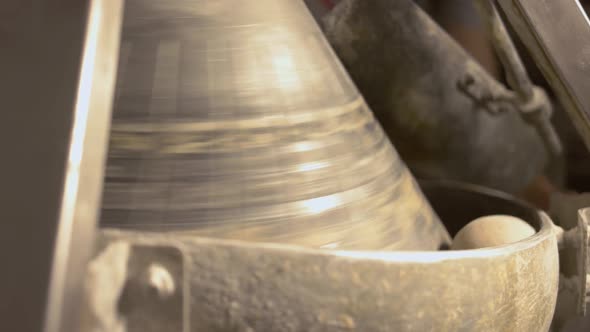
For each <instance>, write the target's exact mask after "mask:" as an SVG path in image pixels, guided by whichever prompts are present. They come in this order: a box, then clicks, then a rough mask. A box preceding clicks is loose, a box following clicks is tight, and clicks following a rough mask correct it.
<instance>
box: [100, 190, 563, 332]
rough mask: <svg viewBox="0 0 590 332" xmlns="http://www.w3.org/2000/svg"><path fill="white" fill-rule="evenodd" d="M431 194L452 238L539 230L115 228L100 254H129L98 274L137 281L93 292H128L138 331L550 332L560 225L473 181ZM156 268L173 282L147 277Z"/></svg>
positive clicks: (125, 311) (124, 295) (129, 315)
mask: <svg viewBox="0 0 590 332" xmlns="http://www.w3.org/2000/svg"><path fill="white" fill-rule="evenodd" d="M422 188H423V189H424V193H425V194H426V196H427V198H428V199H429V201H430V202H432V204H433V207H434V208H435V209H436V211H437V212H438V213H439V214H440V216H441V218H442V220H446V221H449V223H448V224H446V226H447V228H448V229H449V230H450V232H451V233H453V234H454V233H455V232H457V231H458V230H459V229H460V228H461V227H462V226H463V225H465V224H466V223H468V222H469V221H471V220H473V219H475V218H477V217H480V216H483V215H487V214H491V213H502V214H508V215H514V216H516V217H519V218H521V219H523V220H526V221H527V222H529V223H530V224H531V225H532V226H533V227H534V228H535V229H536V234H535V235H534V236H532V237H530V238H527V239H525V240H522V241H520V242H517V243H513V244H508V245H505V246H501V247H494V248H486V249H479V250H459V251H438V252H426V251H420V252H415V251H411V252H400V251H398V252H384V251H341V250H315V249H306V248H302V247H294V246H287V245H282V244H261V243H247V242H238V241H228V240H219V239H206V238H200V237H193V236H186V235H175V236H170V235H166V234H150V233H146V232H134V231H119V230H104V231H103V234H102V241H101V242H102V244H101V248H103V250H101V251H99V252H100V253H104V252H105V250H109V249H108V248H111V250H112V249H115V248H119V249H117V250H119V251H120V252H122V253H124V254H121V255H113V259H116V258H117V257H118V261H115V260H113V259H111V260H104V259H103V260H101V262H110V263H103V264H101V265H98V266H94V269H93V271H94V273H95V274H99V273H100V272H102V273H103V274H106V275H108V274H116V273H119V272H116V269H114V268H113V266H115V265H117V266H123V267H124V269H123V270H124V271H125V274H126V276H127V278H126V281H125V282H118V283H113V284H112V285H106V286H103V287H102V288H100V287H99V288H97V289H95V290H94V292H96V294H104V292H108V291H115V292H116V293H117V294H120V302H119V308H121V309H120V310H119V311H118V312H116V313H115V314H116V315H118V316H117V317H116V319H119V320H121V321H125V322H126V324H127V326H126V328H127V332H135V331H141V332H144V331H208V332H217V331H322V332H323V331H328V332H329V331H372V332H379V331H383V332H389V331H420V332H421V331H431V330H436V331H547V330H548V328H549V324H550V323H551V319H552V316H553V310H554V305H555V298H556V296H557V286H558V275H559V271H558V269H559V267H558V257H557V252H558V251H557V246H558V244H557V237H556V236H555V232H554V226H553V225H552V222H551V220H550V219H549V218H548V217H547V216H546V215H545V214H543V213H537V212H536V211H535V210H534V209H533V208H530V207H527V206H526V205H523V204H521V203H519V202H518V201H515V200H514V199H512V198H510V197H509V196H507V195H505V194H500V193H496V192H494V191H490V190H485V189H481V188H478V187H474V186H468V185H458V184H453V183H424V184H422ZM99 257H100V256H99ZM153 266H159V267H163V268H165V269H166V271H168V273H169V275H170V276H171V278H168V277H164V278H158V279H159V280H167V281H164V282H162V281H160V282H154V281H153V279H154V278H151V279H150V278H149V277H146V276H149V275H153V272H151V273H150V269H152V270H153ZM111 280H120V278H111ZM150 280H152V281H150ZM111 286H112V288H111ZM171 289H173V290H172V291H171ZM95 311H96V310H95Z"/></svg>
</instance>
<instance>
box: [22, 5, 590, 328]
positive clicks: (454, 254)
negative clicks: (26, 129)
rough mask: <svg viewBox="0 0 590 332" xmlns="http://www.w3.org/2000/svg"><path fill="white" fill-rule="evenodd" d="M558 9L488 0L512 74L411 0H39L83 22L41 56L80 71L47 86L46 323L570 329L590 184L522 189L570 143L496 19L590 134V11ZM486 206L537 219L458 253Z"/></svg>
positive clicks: (581, 307)
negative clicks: (328, 3)
mask: <svg viewBox="0 0 590 332" xmlns="http://www.w3.org/2000/svg"><path fill="white" fill-rule="evenodd" d="M46 2H47V3H50V1H46ZM554 2H555V3H553V4H546V3H545V4H544V5H540V4H539V2H537V1H532V0H518V1H508V0H499V1H497V2H494V3H495V5H494V4H493V3H492V2H489V1H487V0H480V1H477V4H478V5H479V9H480V15H481V17H482V19H483V21H484V22H485V23H486V24H487V25H486V26H487V27H488V28H489V32H490V38H491V41H492V44H493V45H494V48H495V50H496V52H497V54H498V58H499V59H500V60H501V63H502V66H503V68H504V71H505V72H506V76H507V77H508V79H507V82H508V86H509V87H506V86H505V85H503V84H501V83H499V82H498V81H497V80H496V79H494V78H492V76H491V75H489V74H488V73H487V72H486V71H485V70H484V69H482V68H481V66H480V65H479V64H478V63H477V62H475V61H474V60H473V59H472V58H471V57H470V56H469V55H467V53H466V52H465V51H464V50H463V49H461V47H459V46H458V45H457V44H456V43H455V42H454V41H452V40H451V38H450V37H449V36H448V35H447V34H446V33H445V32H444V31H443V30H442V29H441V28H440V27H439V26H438V25H437V24H436V23H435V22H434V21H433V20H432V19H431V17H430V16H429V15H428V14H426V13H425V12H424V11H423V10H422V9H421V8H420V7H419V6H418V5H416V4H415V3H414V2H412V1H409V0H397V1H393V0H387V1H386V0H375V1H357V0H345V1H341V2H340V3H339V5H338V6H336V8H335V9H334V10H333V11H332V12H331V13H330V14H328V15H327V16H326V17H325V18H324V19H323V20H322V22H321V25H322V26H321V28H320V26H319V25H318V23H317V22H316V21H315V20H314V19H313V17H312V16H311V15H310V13H309V11H308V9H307V8H306V6H305V4H304V3H303V2H301V1H295V0H257V1H229V0H216V1H203V0H178V1H155V0H150V1H138V0H129V1H125V3H124V4H123V2H122V1H97V0H94V1H85V2H84V4H83V5H82V4H79V5H78V6H77V7H76V6H69V7H68V8H69V9H68V10H67V11H66V10H65V7H67V6H66V5H64V4H61V5H60V4H49V5H46V6H41V7H42V8H43V10H41V11H40V12H42V13H43V14H44V15H47V16H48V17H49V16H52V15H53V16H52V17H54V18H51V19H46V20H41V22H42V23H40V24H41V25H42V24H43V23H48V22H49V21H51V20H54V21H58V18H59V21H60V24H53V25H52V24H48V26H50V27H49V28H47V29H46V31H45V33H46V34H47V35H51V34H52V33H53V37H54V38H56V39H60V38H62V39H64V40H65V39H67V38H69V37H72V36H68V33H69V34H76V33H78V34H79V35H78V37H79V38H70V39H69V40H70V42H69V43H70V44H68V42H67V41H63V40H62V43H61V44H63V45H67V46H68V47H63V49H61V50H60V49H59V48H56V50H54V51H53V53H51V54H54V55H55V56H53V57H50V56H48V57H47V59H48V60H47V61H46V62H45V65H47V66H50V67H55V68H65V67H67V66H69V67H71V68H74V69H71V70H70V72H66V74H68V73H69V75H66V74H64V82H66V83H68V84H69V86H67V84H61V85H55V86H51V85H50V84H48V85H47V86H45V87H44V88H45V89H47V90H48V91H51V89H53V90H55V91H58V90H59V91H63V89H64V86H66V87H69V90H68V91H67V93H66V92H62V93H60V94H59V98H54V101H55V100H58V102H56V103H51V104H49V107H53V106H56V107H57V106H62V107H57V108H59V109H61V112H62V113H64V112H69V113H68V114H69V115H66V116H65V118H67V119H69V120H68V121H65V123H66V125H65V127H66V128H65V129H66V130H65V131H66V132H67V133H68V135H67V137H64V138H63V140H61V141H59V142H58V143H59V144H60V145H59V146H58V147H59V149H58V150H59V151H61V153H58V154H55V155H54V156H53V158H56V156H57V158H61V161H60V162H61V164H60V165H61V166H63V167H61V168H57V169H56V170H55V174H54V175H55V176H56V177H57V178H59V179H60V181H58V182H59V183H57V182H56V183H55V186H54V187H53V190H54V193H55V192H56V190H59V192H61V196H60V197H59V201H55V202H54V203H55V204H54V206H53V207H48V209H50V208H53V209H54V210H55V211H57V213H56V220H54V221H53V223H51V224H50V225H52V227H54V229H53V231H52V232H48V236H49V237H50V239H49V241H48V246H47V247H45V248H41V249H40V250H43V251H44V253H46V254H48V255H51V257H50V258H51V259H50V260H49V261H51V262H52V265H51V266H48V268H47V269H46V270H45V273H40V274H39V276H40V277H44V278H46V280H48V281H47V282H46V284H44V285H45V286H47V287H46V292H45V293H43V296H42V299H43V300H42V301H40V302H42V303H44V306H43V308H41V309H40V310H39V311H38V312H39V313H40V316H39V317H40V319H39V326H42V327H43V329H44V331H46V332H53V331H70V330H71V331H79V330H83V331H130V332H132V331H239V332H251V331H252V332H253V331H549V330H550V329H553V330H555V331H558V330H559V328H560V327H561V325H563V321H567V320H568V319H573V318H572V317H570V316H574V315H576V314H580V315H583V314H584V313H585V311H586V305H587V303H588V302H589V301H590V297H589V290H588V287H589V286H590V285H589V281H588V273H589V268H588V264H589V257H590V256H589V254H588V243H589V236H588V231H589V228H588V222H589V220H590V210H587V209H585V204H586V203H588V206H590V200H586V201H583V200H577V201H576V204H573V203H572V202H571V201H568V202H565V203H563V206H562V207H563V210H565V211H566V212H564V213H563V215H565V216H566V217H563V218H561V217H560V216H557V215H554V214H551V217H550V216H549V215H548V214H547V213H545V212H542V211H539V210H537V209H535V208H533V207H531V206H529V205H528V204H526V203H524V202H522V201H520V200H519V199H516V198H514V197H513V196H511V195H510V194H507V193H514V192H515V191H516V190H517V188H521V187H522V186H523V185H524V184H525V182H527V181H530V179H531V177H532V176H533V175H534V174H537V173H539V172H541V171H542V170H541V169H542V168H543V167H544V165H545V163H546V160H547V159H550V158H553V157H556V156H559V155H560V154H561V153H562V146H561V142H560V140H559V138H558V136H557V134H556V133H555V130H554V128H553V125H552V124H551V121H550V118H549V116H550V113H551V109H552V103H551V101H550V98H549V97H548V96H547V94H546V92H545V91H544V90H543V89H541V88H539V87H537V86H535V85H533V84H532V83H531V80H530V79H529V77H528V75H527V72H526V70H525V68H524V66H523V65H522V61H521V59H520V57H519V55H518V53H517V52H516V48H515V47H514V45H513V43H512V40H511V38H510V37H509V34H508V32H507V30H506V26H505V25H504V24H503V23H502V22H503V20H504V21H507V22H508V23H510V26H511V27H512V28H513V29H514V31H515V33H516V35H517V36H518V38H519V39H520V40H521V41H522V43H523V44H524V45H525V46H526V48H527V50H528V51H529V53H530V54H531V55H532V58H533V59H534V62H535V63H536V64H537V66H538V67H539V68H540V69H541V71H542V73H543V74H544V76H545V78H546V80H547V81H548V82H549V84H550V86H551V92H552V95H555V96H556V99H557V100H558V101H559V103H560V104H561V105H563V108H564V110H563V112H566V114H567V115H568V116H569V118H570V119H571V120H572V123H573V124H574V125H575V127H576V129H577V131H578V134H579V136H580V137H581V138H582V140H583V141H584V142H585V143H586V144H587V145H590V144H589V143H590V121H589V116H590V99H589V98H590V94H588V93H587V91H590V89H589V88H590V69H589V68H590V67H589V66H588V61H590V53H588V52H587V50H588V48H589V47H590V38H589V37H590V25H589V24H588V20H587V18H586V15H585V14H584V12H583V11H582V10H581V8H580V7H579V5H578V3H577V2H574V1H572V2H571V3H565V2H559V1H554ZM496 5H497V7H498V9H499V11H500V13H501V14H500V13H499V11H498V10H497V9H496ZM66 12H67V13H68V15H65V13H66ZM64 15H65V16H67V17H65V18H64V17H63V16H64ZM501 15H502V18H500V16H501ZM557 20H567V21H568V22H569V24H568V25H564V26H561V25H559V26H555V25H551V24H548V22H556V21H557ZM49 23H50V22H49ZM54 23H55V22H54ZM41 25H40V26H41ZM76 27H77V28H78V30H76ZM60 29H61V30H60ZM75 41H78V42H75ZM41 44H42V43H41ZM56 45H57V46H58V45H60V43H57V44H56ZM72 45H74V46H77V47H72ZM15 50H16V51H18V50H19V48H18V47H17V48H15ZM22 50H23V52H27V51H29V52H30V49H25V48H22ZM16 51H15V52H16ZM60 52H63V53H64V54H59V53H60ZM66 53H67V54H66ZM62 55H67V56H62ZM66 62H67V63H66ZM60 66H61V67H60ZM48 70H49V69H48ZM56 70H57V69H56ZM74 70H75V72H74ZM349 75H350V76H349ZM357 87H358V88H357ZM43 98H45V100H46V101H47V100H51V96H50V95H49V94H46V95H40V96H39V98H38V99H39V100H37V101H28V102H30V103H33V102H43V100H44V99H43ZM59 103H61V105H57V104H59ZM52 105H53V106H52ZM64 105H68V106H66V107H63V106H64ZM499 132H501V133H502V134H501V135H498V134H497V133H499ZM48 139H49V138H48ZM55 146H57V145H54V147H55ZM394 146H395V148H394ZM523 146H524V147H526V153H521V150H519V149H520V148H521V147H523ZM489 156H497V157H498V158H489ZM406 165H407V166H406ZM513 174H518V176H517V177H514V176H513ZM414 176H418V177H419V178H420V180H416V179H415V177H414ZM520 182H522V183H520ZM468 183H471V184H468ZM473 183H476V184H477V185H476V184H473ZM488 187H493V189H491V188H488ZM505 192H507V193H505ZM578 198H579V197H577V196H576V197H572V198H571V199H572V200H576V199H578ZM580 202H581V203H580ZM40 212H42V211H40ZM490 215H503V216H512V217H516V218H519V219H521V221H524V226H526V227H529V228H530V229H531V232H532V233H531V234H530V236H528V235H527V236H525V237H522V238H519V239H516V240H510V239H512V238H513V236H514V233H506V234H500V235H498V237H499V238H498V239H495V240H494V241H497V242H496V245H493V246H487V245H480V246H479V247H477V244H475V245H474V247H469V248H467V247H464V248H459V247H457V243H458V242H457V241H458V240H457V237H458V236H459V235H458V234H461V233H462V232H463V230H466V229H467V227H468V226H469V225H468V224H470V222H471V221H473V220H476V219H478V218H481V217H485V216H490ZM552 218H553V219H552ZM558 218H559V219H560V220H559V222H556V220H557V219H558ZM557 224H559V225H557ZM466 225H467V226H466ZM490 225H491V227H492V228H494V229H495V230H498V229H500V225H501V224H500V223H499V222H497V223H491V224H489V225H487V226H488V227H490ZM509 226H510V225H509ZM508 229H510V227H509V228H508ZM466 232H467V231H466ZM478 232H479V233H478ZM492 233H493V231H492V229H491V228H487V229H486V228H482V229H479V230H478V229H475V233H473V234H471V235H473V236H475V238H476V240H473V241H475V242H477V241H479V240H478V239H481V237H479V236H481V235H482V234H483V235H486V236H488V235H490V234H492ZM496 233H498V232H496ZM494 234H495V233H494ZM453 237H455V242H453V241H452V238H453ZM484 237H485V236H484ZM475 242H474V243H475ZM472 244H473V243H472ZM449 249H450V250H449ZM41 268H42V267H41ZM566 303H571V304H572V305H571V308H569V309H567V310H565V311H567V312H566V314H564V315H563V317H561V318H560V317H557V316H558V315H557V313H556V312H559V306H560V305H562V306H563V307H564V308H566V307H567V305H566ZM556 307H557V311H556ZM568 310H569V311H568ZM562 311H563V310H562ZM560 315H561V314H560ZM554 316H555V319H554ZM558 318H559V319H558ZM32 324H36V323H34V322H33V323H32ZM79 326H82V328H80V327H79Z"/></svg>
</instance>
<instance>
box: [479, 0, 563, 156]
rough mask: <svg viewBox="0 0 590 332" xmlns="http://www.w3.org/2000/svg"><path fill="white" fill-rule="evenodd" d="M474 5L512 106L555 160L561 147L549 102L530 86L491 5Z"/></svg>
mask: <svg viewBox="0 0 590 332" xmlns="http://www.w3.org/2000/svg"><path fill="white" fill-rule="evenodd" d="M477 4H478V7H479V10H480V13H481V15H482V16H483V18H484V21H486V22H487V26H488V31H489V34H490V38H491V39H492V43H493V45H494V48H495V51H496V54H497V56H498V58H499V59H500V61H501V63H502V65H503V67H504V71H505V73H506V76H507V81H508V84H509V85H510V87H511V88H512V89H513V90H514V91H515V92H516V95H517V98H516V99H515V100H514V102H515V103H516V104H517V108H518V110H519V111H520V112H521V114H522V116H523V117H524V119H525V121H528V122H529V123H531V124H533V125H534V126H535V127H536V128H537V132H538V133H539V135H540V136H541V138H542V139H543V141H544V143H545V146H546V148H547V149H548V152H549V153H550V154H551V155H552V156H553V157H559V156H560V155H561V154H562V152H563V147H562V146H561V141H560V140H559V136H557V132H556V131H555V129H554V128H553V126H552V124H551V113H552V112H553V108H552V105H551V102H550V101H549V98H548V97H547V96H546V94H545V92H544V91H543V90H542V89H541V88H539V87H536V86H534V85H533V83H532V82H531V80H530V78H529V76H528V74H527V72H526V68H525V67H524V64H523V63H522V60H521V59H520V56H519V55H518V52H517V50H516V47H515V46H514V44H513V43H512V40H511V39H510V35H509V34H508V31H507V30H506V27H504V23H503V22H502V19H501V18H500V15H499V13H498V11H497V10H496V7H495V5H494V3H493V1H492V0H479V1H477Z"/></svg>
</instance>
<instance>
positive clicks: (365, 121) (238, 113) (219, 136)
mask: <svg viewBox="0 0 590 332" xmlns="http://www.w3.org/2000/svg"><path fill="white" fill-rule="evenodd" d="M122 38H123V41H122V47H121V56H120V61H121V63H120V72H119V79H118V86H117V96H116V101H115V108H114V120H113V126H112V134H111V145H110V151H109V161H108V166H107V172H106V181H105V193H104V201H103V212H102V225H103V226H106V227H126V228H136V229H143V230H145V229H148V230H155V231H188V232H191V233H192V234H199V235H202V236H210V237H222V238H232V239H241V240H250V241H265V242H281V243H291V244H299V245H306V246H310V247H320V248H348V249H355V248H356V249H436V248H437V247H438V246H439V245H440V244H441V243H442V242H445V241H446V240H447V239H448V235H447V233H446V231H445V230H444V227H443V226H442V224H441V223H440V221H439V220H438V217H436V215H435V214H434V213H433V211H432V210H431V208H430V207H429V206H428V203H427V202H426V200H425V199H424V198H423V196H422V193H421V192H420V189H419V188H418V186H417V185H416V183H415V181H414V179H413V177H412V176H411V175H410V173H409V172H408V170H407V168H406V167H405V165H404V163H403V162H402V161H401V160H400V158H399V156H398V155H397V153H396V151H395V150H394V148H393V146H392V145H391V143H390V142H389V140H388V139H387V137H386V135H384V133H383V131H382V129H381V127H380V126H379V124H378V123H377V122H376V121H375V119H374V117H373V114H372V112H371V111H370V110H369V109H368V107H367V106H366V104H365V102H364V100H363V98H362V96H361V95H360V94H359V93H358V91H357V90H356V88H355V87H354V85H353V84H352V82H351V81H350V79H349V78H348V75H347V73H346V71H345V70H344V69H343V67H342V66H341V65H340V63H339V61H338V60H337V58H336V57H335V55H334V54H333V52H332V51H331V49H330V46H329V45H328V43H327V42H326V41H325V40H324V37H323V35H322V33H321V31H320V29H319V28H318V26H317V24H316V23H315V21H314V20H313V18H312V17H311V15H310V14H309V12H308V10H307V9H306V7H305V5H304V4H303V2H301V1H292V0H280V1H277V0H262V1H243V2H236V1H203V0H191V1H187V0H184V1H175V2H161V1H128V2H127V7H126V16H125V19H124V28H123V37H122Z"/></svg>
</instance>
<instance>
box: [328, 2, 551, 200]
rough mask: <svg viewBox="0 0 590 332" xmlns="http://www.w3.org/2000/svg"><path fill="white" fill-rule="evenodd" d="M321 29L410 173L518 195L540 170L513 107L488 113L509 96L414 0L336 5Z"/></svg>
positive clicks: (537, 151) (534, 142) (538, 154)
mask: <svg viewBox="0 0 590 332" xmlns="http://www.w3.org/2000/svg"><path fill="white" fill-rule="evenodd" d="M324 30H325V32H326V34H327V37H328V40H329V41H330V43H331V44H332V46H333V47H334V48H335V51H336V53H337V54H338V56H339V57H340V59H341V60H342V61H343V63H344V65H345V66H346V68H347V69H348V71H349V73H350V75H351V77H352V78H353V80H354V81H355V83H356V84H357V86H358V87H359V90H360V91H361V92H362V93H363V95H364V97H365V98H366V100H367V102H368V104H369V105H370V107H371V108H372V109H373V111H374V112H375V114H376V116H377V118H378V119H379V120H380V122H381V124H382V125H383V126H384V129H385V131H386V132H387V134H388V135H389V137H390V138H391V140H392V142H393V143H394V145H395V146H396V148H397V149H398V151H399V152H400V155H401V156H402V158H404V160H405V161H406V162H407V163H408V165H409V166H410V169H412V171H413V172H414V173H415V174H417V176H418V177H427V178H443V179H445V178H446V179H454V180H462V181H466V182H471V183H477V184H482V185H485V186H488V187H493V188H497V189H501V190H504V191H507V192H517V191H519V190H521V189H522V188H523V187H524V186H525V185H527V184H528V183H529V182H530V181H531V180H532V178H533V177H534V176H536V175H538V174H539V173H540V172H541V170H542V168H543V166H544V163H545V159H546V156H545V151H544V146H543V143H542V141H541V139H540V138H539V137H538V136H537V133H536V132H535V130H534V129H533V128H532V127H530V126H529V125H527V124H526V123H525V121H524V120H523V119H521V117H520V115H519V114H518V113H517V112H504V113H503V114H502V115H498V116H494V115H492V114H489V112H487V111H486V104H489V101H501V100H502V99H505V98H506V96H508V95H510V92H509V91H507V90H506V89H505V88H504V87H503V86H502V85H500V84H499V83H498V82H497V81H495V80H494V79H493V78H492V77H490V75H488V74H487V73H486V72H485V70H484V69H482V68H481V67H480V66H479V65H478V64H477V63H476V62H475V61H474V60H473V59H472V58H471V57H469V56H468V55H467V54H466V53H465V52H464V51H463V50H462V49H461V47H459V46H458V45H457V44H456V43H455V42H454V41H452V40H451V38H450V37H449V36H448V35H447V34H446V33H444V32H443V31H442V29H441V28H440V27H438V26H437V25H436V23H434V22H433V21H432V20H431V19H430V17H428V15H426V14H425V13H424V12H423V11H422V10H421V9H420V8H418V6H417V5H415V4H414V3H413V2H412V1H408V0H398V1H389V0H376V1H359V0H346V1H342V2H341V3H340V4H339V5H338V6H337V7H336V8H335V9H334V10H333V11H332V12H331V13H330V14H329V15H328V17H327V18H326V20H325V22H324ZM466 82H471V85H472V86H473V87H474V88H475V91H474V94H475V95H473V96H472V95H470V94H469V93H465V91H463V90H462V89H460V86H462V85H464V84H465V83H466ZM458 86H459V87H458Z"/></svg>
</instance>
